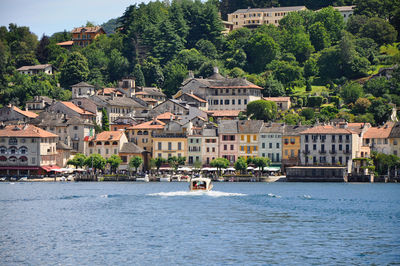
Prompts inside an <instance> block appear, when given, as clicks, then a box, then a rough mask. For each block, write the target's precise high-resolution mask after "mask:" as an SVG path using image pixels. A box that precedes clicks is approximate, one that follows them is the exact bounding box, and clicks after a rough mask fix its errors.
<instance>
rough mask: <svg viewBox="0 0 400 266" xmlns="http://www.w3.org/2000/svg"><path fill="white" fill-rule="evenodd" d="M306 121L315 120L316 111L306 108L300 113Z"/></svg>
mask: <svg viewBox="0 0 400 266" xmlns="http://www.w3.org/2000/svg"><path fill="white" fill-rule="evenodd" d="M300 115H301V116H303V117H304V118H305V119H306V120H311V119H313V118H314V109H312V108H305V109H303V110H302V111H301V113H300Z"/></svg>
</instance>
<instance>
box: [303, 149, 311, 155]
mask: <svg viewBox="0 0 400 266" xmlns="http://www.w3.org/2000/svg"><path fill="white" fill-rule="evenodd" d="M302 153H303V154H310V151H309V150H305V151H302Z"/></svg>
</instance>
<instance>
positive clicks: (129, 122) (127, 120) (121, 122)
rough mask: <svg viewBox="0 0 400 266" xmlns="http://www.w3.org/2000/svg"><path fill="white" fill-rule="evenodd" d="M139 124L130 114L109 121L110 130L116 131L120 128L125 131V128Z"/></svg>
mask: <svg viewBox="0 0 400 266" xmlns="http://www.w3.org/2000/svg"><path fill="white" fill-rule="evenodd" d="M137 124H139V123H138V122H137V121H136V120H135V119H134V118H132V117H130V116H121V117H119V118H117V119H116V120H114V122H112V123H110V130H112V131H117V130H122V131H126V129H128V128H130V127H132V126H134V125H137Z"/></svg>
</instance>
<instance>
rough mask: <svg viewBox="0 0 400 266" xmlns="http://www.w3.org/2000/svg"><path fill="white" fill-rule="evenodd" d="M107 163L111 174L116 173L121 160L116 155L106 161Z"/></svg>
mask: <svg viewBox="0 0 400 266" xmlns="http://www.w3.org/2000/svg"><path fill="white" fill-rule="evenodd" d="M107 163H108V164H110V168H111V173H113V172H114V173H116V172H117V169H118V167H119V165H120V164H121V163H122V159H121V158H120V157H119V156H118V155H116V154H113V155H111V156H110V158H108V159H107Z"/></svg>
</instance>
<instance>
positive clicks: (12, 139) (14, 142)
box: [8, 138, 18, 145]
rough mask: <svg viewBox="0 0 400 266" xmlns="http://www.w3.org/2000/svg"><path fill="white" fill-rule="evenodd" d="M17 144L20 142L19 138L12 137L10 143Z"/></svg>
mask: <svg viewBox="0 0 400 266" xmlns="http://www.w3.org/2000/svg"><path fill="white" fill-rule="evenodd" d="M17 144H18V140H17V138H10V139H9V140H8V145H17Z"/></svg>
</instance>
